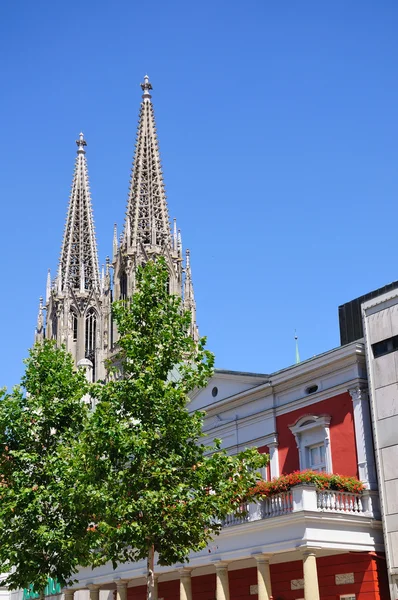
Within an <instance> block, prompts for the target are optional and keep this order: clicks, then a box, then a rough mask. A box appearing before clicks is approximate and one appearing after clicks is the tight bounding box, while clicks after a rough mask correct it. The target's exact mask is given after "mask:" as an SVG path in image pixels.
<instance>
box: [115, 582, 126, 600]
mask: <svg viewBox="0 0 398 600" xmlns="http://www.w3.org/2000/svg"><path fill="white" fill-rule="evenodd" d="M115 583H116V600H127V581H126V580H125V579H117V580H115Z"/></svg>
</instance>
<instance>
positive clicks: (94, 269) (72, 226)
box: [58, 133, 99, 292]
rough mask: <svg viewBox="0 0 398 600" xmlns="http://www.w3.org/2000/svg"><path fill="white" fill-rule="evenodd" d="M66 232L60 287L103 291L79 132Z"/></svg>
mask: <svg viewBox="0 0 398 600" xmlns="http://www.w3.org/2000/svg"><path fill="white" fill-rule="evenodd" d="M76 144H77V157H76V162H75V171H74V174H73V182H72V191H71V195H70V201H69V207H68V214H67V217H66V223H65V232H64V238H63V242H62V249H61V256H60V260H59V269H58V289H59V290H60V291H63V292H65V290H66V289H67V287H68V286H70V287H71V288H72V289H74V290H81V291H83V290H88V289H91V288H94V289H96V290H97V291H98V290H99V270H98V251H97V242H96V239H95V229H94V219H93V210H92V204H91V197H90V187H89V179H88V170H87V159H86V150H85V148H86V146H87V142H86V141H85V139H84V136H83V134H82V133H81V134H80V135H79V139H78V140H77V141H76Z"/></svg>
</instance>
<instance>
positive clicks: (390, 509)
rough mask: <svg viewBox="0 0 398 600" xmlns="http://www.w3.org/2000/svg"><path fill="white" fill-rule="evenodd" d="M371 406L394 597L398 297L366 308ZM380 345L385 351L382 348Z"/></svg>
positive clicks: (397, 582)
mask: <svg viewBox="0 0 398 600" xmlns="http://www.w3.org/2000/svg"><path fill="white" fill-rule="evenodd" d="M362 311H363V320H364V332H365V342H366V357H367V363H368V373H369V390H370V401H371V402H370V404H371V409H372V410H371V412H372V421H373V431H374V440H375V448H376V459H377V460H376V463H377V472H378V473H377V474H378V479H379V486H380V499H381V508H382V519H383V530H384V534H385V544H386V553H387V562H388V568H389V572H390V576H391V597H392V598H394V600H395V598H396V597H397V594H398V501H397V498H398V353H397V346H396V336H398V294H397V291H396V290H395V291H394V292H390V293H389V294H384V295H383V296H379V297H377V298H374V299H373V300H370V301H368V302H366V303H365V304H364V305H363V309H362ZM380 345H381V346H382V347H383V346H384V349H383V348H381V351H380Z"/></svg>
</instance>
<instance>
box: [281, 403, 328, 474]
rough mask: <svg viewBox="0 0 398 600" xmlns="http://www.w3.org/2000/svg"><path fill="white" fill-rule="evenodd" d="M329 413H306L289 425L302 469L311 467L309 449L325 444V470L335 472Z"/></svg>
mask: <svg viewBox="0 0 398 600" xmlns="http://www.w3.org/2000/svg"><path fill="white" fill-rule="evenodd" d="M330 421H331V417H330V416H329V415H313V414H306V415H304V416H302V417H300V418H299V419H298V420H297V421H296V422H295V423H294V425H291V426H290V427H289V429H290V431H291V432H292V433H293V435H294V437H295V440H296V445H297V449H298V453H299V465H300V470H301V471H305V470H306V469H310V468H311V464H310V462H311V461H310V456H309V450H310V448H311V447H314V446H318V445H321V444H323V445H324V447H325V471H324V472H326V473H333V463H332V452H331V447H330Z"/></svg>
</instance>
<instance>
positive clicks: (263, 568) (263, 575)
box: [254, 554, 272, 600]
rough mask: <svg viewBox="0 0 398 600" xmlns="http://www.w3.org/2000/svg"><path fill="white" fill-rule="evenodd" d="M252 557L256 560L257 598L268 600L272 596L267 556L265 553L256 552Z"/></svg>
mask: <svg viewBox="0 0 398 600" xmlns="http://www.w3.org/2000/svg"><path fill="white" fill-rule="evenodd" d="M254 558H255V559H256V562H257V587H258V600H270V599H271V598H272V587H271V573H270V568H269V556H268V555H266V554H256V555H255V556H254Z"/></svg>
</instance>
